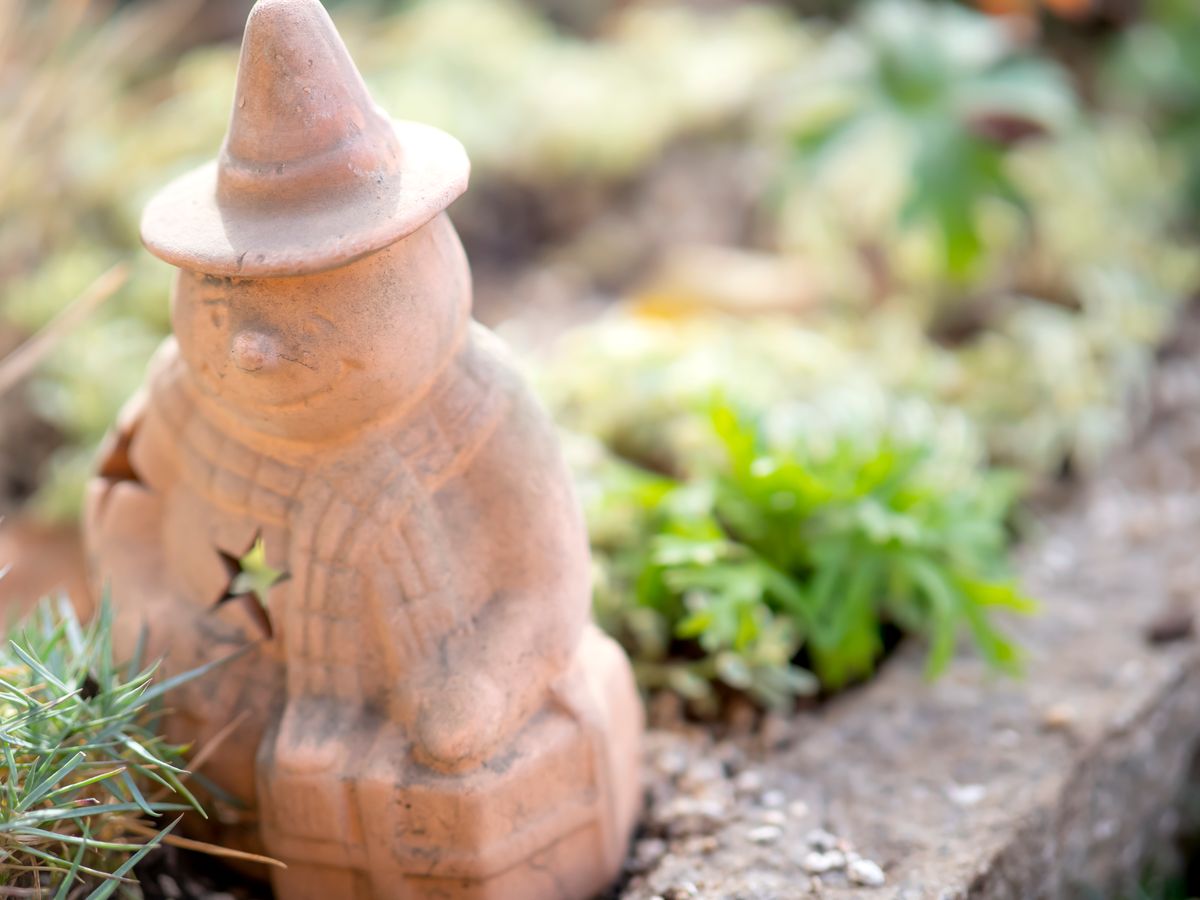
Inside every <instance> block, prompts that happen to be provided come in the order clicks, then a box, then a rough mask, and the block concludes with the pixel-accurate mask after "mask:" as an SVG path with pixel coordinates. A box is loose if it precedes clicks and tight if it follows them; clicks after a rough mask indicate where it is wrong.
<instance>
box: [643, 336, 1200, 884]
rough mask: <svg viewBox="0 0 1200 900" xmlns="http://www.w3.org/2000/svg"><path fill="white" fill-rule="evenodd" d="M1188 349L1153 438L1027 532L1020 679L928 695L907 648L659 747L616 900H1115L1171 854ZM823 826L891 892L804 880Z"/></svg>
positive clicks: (1199, 402) (1186, 491)
mask: <svg viewBox="0 0 1200 900" xmlns="http://www.w3.org/2000/svg"><path fill="white" fill-rule="evenodd" d="M1196 343H1197V342H1196V341H1195V340H1194V339H1192V340H1187V341H1184V342H1182V346H1181V347H1180V348H1177V349H1176V350H1175V351H1173V352H1171V353H1169V354H1167V358H1166V359H1165V361H1164V364H1163V366H1162V368H1161V370H1160V373H1159V375H1158V377H1157V378H1156V389H1155V393H1156V412H1155V414H1154V420H1153V423H1152V425H1151V426H1150V428H1149V429H1148V430H1147V431H1146V433H1145V434H1143V435H1142V436H1141V437H1140V438H1139V439H1138V440H1137V441H1135V442H1134V443H1133V444H1132V446H1130V447H1128V448H1127V449H1126V450H1125V451H1124V452H1123V453H1122V454H1121V455H1120V457H1119V458H1118V459H1116V460H1114V461H1113V463H1112V464H1111V465H1110V466H1108V467H1106V469H1105V470H1104V472H1102V473H1101V474H1099V475H1098V476H1097V477H1096V478H1095V480H1094V481H1093V482H1092V483H1091V484H1089V485H1088V487H1087V489H1086V490H1084V491H1083V492H1081V495H1080V496H1078V497H1076V498H1074V499H1073V500H1072V501H1071V502H1069V503H1068V504H1067V505H1066V506H1065V507H1064V508H1062V509H1060V510H1057V511H1054V512H1051V513H1046V514H1044V515H1043V516H1042V517H1040V519H1039V521H1038V523H1037V524H1036V526H1035V536H1034V537H1033V538H1032V539H1031V540H1030V541H1029V542H1028V544H1027V546H1026V548H1025V549H1024V551H1023V552H1022V554H1021V557H1022V558H1021V565H1020V570H1021V572H1022V575H1023V583H1024V586H1025V587H1026V588H1027V589H1028V590H1029V591H1030V592H1031V593H1032V594H1033V595H1034V596H1036V597H1037V598H1038V599H1039V600H1040V601H1041V603H1042V610H1041V612H1040V614H1039V615H1037V616H1035V617H1032V618H1029V619H1025V620H1022V621H1020V622H1017V623H1014V629H1015V631H1016V632H1017V634H1018V635H1019V639H1020V641H1021V643H1022V645H1023V646H1024V647H1025V648H1026V649H1027V652H1028V664H1027V672H1026V675H1025V677H1024V678H1023V679H1020V680H1007V679H1003V678H997V677H996V675H995V674H994V673H992V672H989V671H988V670H987V669H986V668H985V667H984V666H983V665H982V664H981V663H980V662H979V661H978V660H977V659H975V658H973V657H969V658H959V659H957V660H956V661H955V662H954V664H953V665H952V666H951V667H950V669H949V670H948V671H947V673H946V674H945V675H944V676H943V677H942V678H941V679H940V680H939V681H937V682H935V683H932V684H931V683H929V682H928V681H927V680H926V679H925V677H924V675H923V672H922V668H923V653H922V652H921V649H920V648H919V647H917V646H915V645H911V644H910V645H907V646H905V647H902V648H901V650H900V651H899V652H898V653H897V654H896V656H895V658H894V659H893V660H892V661H891V662H890V663H889V664H888V665H887V666H886V667H885V669H884V670H883V671H882V672H881V674H880V677H878V678H877V679H875V680H874V681H872V682H871V683H870V684H868V685H866V686H865V687H863V688H861V689H860V690H857V691H854V692H851V693H849V694H846V695H844V696H842V697H841V698H840V699H838V700H836V701H834V702H832V703H830V704H827V705H826V706H824V707H823V708H821V709H819V710H817V711H814V712H811V713H805V714H801V715H798V716H796V717H794V718H792V719H790V720H789V719H786V718H782V717H769V718H767V719H766V720H765V721H764V722H763V724H762V727H761V728H759V729H757V730H755V731H752V732H750V733H746V734H742V735H740V736H739V735H730V736H727V737H724V738H718V737H714V736H712V735H711V733H710V732H708V731H706V730H704V729H702V728H698V727H685V726H680V727H678V728H675V729H670V730H656V731H654V732H652V734H651V737H650V740H649V742H648V747H647V772H648V775H649V777H650V780H651V788H650V790H651V797H652V802H651V806H650V809H649V812H648V814H647V818H646V826H645V830H644V832H643V835H642V836H641V838H640V840H639V841H638V843H637V845H636V847H635V850H634V853H633V858H634V863H633V866H634V869H635V873H634V875H633V877H632V878H631V880H630V882H629V884H628V885H627V887H626V888H625V890H624V891H623V893H622V894H621V896H622V897H623V898H630V900H632V898H637V900H650V898H652V897H656V896H659V897H664V898H668V900H670V898H684V897H706V898H740V900H751V898H790V897H807V896H832V897H858V896H862V897H864V898H865V897H881V896H885V897H896V898H904V900H923V898H930V900H934V898H936V900H950V898H959V897H962V898H968V897H969V898H1013V897H1022V898H1035V897H1067V896H1072V895H1076V894H1081V893H1083V892H1084V891H1085V890H1089V889H1090V890H1097V891H1101V893H1100V894H1099V895H1100V896H1118V895H1117V894H1109V893H1107V891H1109V890H1117V889H1120V888H1121V887H1122V886H1128V885H1129V884H1131V883H1133V882H1135V881H1136V878H1137V876H1138V875H1139V873H1140V872H1141V871H1142V869H1143V866H1144V865H1145V864H1147V863H1149V862H1152V861H1154V860H1155V859H1156V858H1159V857H1162V856H1163V855H1164V854H1167V853H1168V852H1169V848H1170V845H1171V838H1172V836H1173V834H1174V831H1175V830H1176V828H1177V827H1178V824H1179V818H1178V802H1179V800H1180V796H1181V793H1182V791H1181V788H1182V786H1183V784H1184V781H1185V779H1186V777H1187V775H1188V772H1189V768H1190V764H1191V762H1192V755H1193V753H1194V752H1195V750H1196V748H1197V746H1198V744H1200V703H1198V702H1197V699H1198V698H1200V647H1198V646H1197V643H1196V641H1195V640H1194V638H1193V636H1192V631H1191V627H1192V625H1191V623H1192V615H1193V608H1194V604H1195V601H1196V598H1197V596H1198V595H1200V558H1198V557H1197V554H1196V535H1197V533H1200V363H1198V362H1197V359H1196V355H1195V347H1196ZM818 830H820V831H818ZM821 831H824V832H828V833H829V834H831V835H832V836H833V838H835V839H837V840H838V841H839V842H844V849H845V848H850V849H852V852H857V853H858V854H861V856H862V857H863V858H865V859H867V860H870V861H873V862H875V863H877V864H878V865H879V866H880V867H881V869H882V870H883V873H884V875H885V877H886V882H885V884H884V885H883V886H881V887H865V886H856V885H853V884H851V883H850V882H849V880H848V879H847V877H846V874H845V871H844V870H843V869H841V868H840V867H836V866H835V867H833V868H831V869H830V870H829V871H827V872H825V873H823V874H819V875H818V874H815V870H816V869H819V868H821V865H822V864H827V863H830V862H834V863H836V862H837V859H836V854H835V856H834V857H833V858H830V857H826V858H825V859H824V860H818V859H817V857H816V856H814V855H812V854H813V851H814V850H818V851H819V849H820V848H819V847H817V846H813V845H814V844H820V842H821V841H822V840H824V839H827V838H826V835H823V834H822V833H821ZM851 858H853V857H851ZM1159 861H1160V862H1164V863H1165V864H1169V863H1170V860H1165V861H1164V860H1161V859H1160V860H1159ZM806 863H807V868H806ZM863 871H864V872H865V871H867V870H866V869H864V870H863ZM860 877H861V874H860ZM1093 896H1094V895H1093Z"/></svg>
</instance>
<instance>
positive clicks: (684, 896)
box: [663, 881, 700, 900]
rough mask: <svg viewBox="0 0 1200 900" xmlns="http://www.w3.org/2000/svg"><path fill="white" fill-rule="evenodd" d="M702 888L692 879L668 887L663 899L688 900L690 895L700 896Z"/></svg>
mask: <svg viewBox="0 0 1200 900" xmlns="http://www.w3.org/2000/svg"><path fill="white" fill-rule="evenodd" d="M699 896H700V890H699V889H698V888H697V887H696V886H695V885H694V884H692V883H691V882H690V881H685V882H683V884H677V885H674V886H673V887H669V888H667V891H666V893H665V894H663V900H688V898H689V897H699Z"/></svg>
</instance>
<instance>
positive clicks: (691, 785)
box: [679, 759, 725, 792]
mask: <svg viewBox="0 0 1200 900" xmlns="http://www.w3.org/2000/svg"><path fill="white" fill-rule="evenodd" d="M724 778H725V768H724V766H722V765H721V764H720V763H719V762H717V761H716V760H715V759H698V760H696V761H695V762H694V763H692V764H691V765H690V766H688V768H687V771H686V772H684V773H683V775H682V776H680V778H679V787H680V788H682V789H683V790H685V791H689V792H695V791H699V790H700V789H701V788H703V787H705V786H706V785H709V784H712V783H713V782H714V781H723V780H724Z"/></svg>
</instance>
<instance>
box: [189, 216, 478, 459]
mask: <svg viewBox="0 0 1200 900" xmlns="http://www.w3.org/2000/svg"><path fill="white" fill-rule="evenodd" d="M469 309H470V285H469V275H468V273H467V269H466V261H465V258H464V257H463V254H462V249H461V247H460V246H459V245H458V239H457V236H456V235H455V234H454V230H453V228H452V227H451V226H450V224H449V220H448V219H446V218H445V217H444V216H443V217H439V218H438V219H435V220H434V221H433V222H431V223H430V224H428V225H426V226H425V227H423V228H421V229H420V230H418V231H417V232H415V233H413V234H412V235H410V236H409V237H408V238H406V239H404V240H403V241H400V242H398V243H396V244H393V245H391V246H390V247H387V248H385V249H383V250H381V251H379V252H377V253H374V254H371V255H370V256H367V257H365V258H363V259H360V260H357V261H356V262H354V263H352V264H350V265H348V266H343V267H342V268H339V269H334V270H331V271H328V272H322V273H318V274H316V275H308V276H303V277H296V278H259V279H253V278H217V277H213V276H207V275H203V274H200V273H194V272H186V271H181V272H180V273H179V276H178V278H177V279H176V283H175V291H174V293H173V298H172V313H171V315H172V324H173V327H174V331H175V336H176V338H177V340H178V342H179V349H180V354H181V355H182V357H183V359H184V361H185V362H186V363H187V365H188V367H189V368H190V370H191V371H192V373H193V375H194V377H195V378H196V379H197V381H198V383H199V385H200V387H201V389H202V390H203V391H204V392H205V393H206V394H208V395H210V396H211V397H212V398H213V399H214V400H215V401H216V402H218V403H219V404H220V405H221V406H223V407H226V408H227V409H229V410H230V411H231V412H233V413H234V414H235V415H236V416H237V417H238V418H239V419H241V420H243V421H245V422H246V423H247V424H249V425H252V426H253V427H255V428H258V429H261V430H264V431H268V432H270V433H274V434H280V435H285V436H289V437H297V438H320V437H332V436H336V435H338V434H341V433H344V432H345V431H347V430H349V429H352V428H354V427H357V426H358V425H361V424H362V423H364V422H368V421H370V420H371V419H373V418H376V417H378V416H380V415H383V414H386V413H387V412H388V411H389V410H393V409H396V408H398V407H399V406H401V405H403V403H404V401H405V398H406V397H408V396H412V395H413V394H415V393H416V392H418V391H419V390H420V389H421V388H422V387H423V386H424V385H425V384H426V383H427V382H428V381H429V380H430V379H431V378H432V377H433V376H434V373H435V372H436V370H437V368H438V365H439V363H440V361H441V360H442V359H444V357H445V356H446V354H447V353H449V352H450V351H451V349H452V347H453V345H454V343H455V341H456V340H457V338H458V336H459V334H460V333H461V331H462V328H463V327H464V325H465V320H466V317H467V316H468V315H469Z"/></svg>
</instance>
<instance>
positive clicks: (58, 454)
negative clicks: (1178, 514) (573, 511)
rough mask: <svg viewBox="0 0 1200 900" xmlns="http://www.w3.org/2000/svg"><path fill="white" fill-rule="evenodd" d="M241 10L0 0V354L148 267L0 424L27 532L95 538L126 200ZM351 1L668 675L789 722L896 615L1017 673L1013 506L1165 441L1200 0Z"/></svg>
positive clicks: (214, 139)
mask: <svg viewBox="0 0 1200 900" xmlns="http://www.w3.org/2000/svg"><path fill="white" fill-rule="evenodd" d="M247 8H248V3H246V2H244V0H230V2H207V3H189V2H149V0H141V2H127V3H113V2H105V0H10V2H8V3H6V4H3V5H0V172H3V173H4V174H3V176H0V347H6V348H7V347H12V346H14V345H16V344H17V343H18V342H20V341H21V340H22V339H23V338H24V337H26V336H28V335H30V334H33V333H35V332H36V331H37V330H38V329H39V328H41V327H43V326H44V325H45V324H46V323H47V322H48V321H50V320H51V319H52V317H53V316H54V315H55V314H56V313H57V312H59V311H60V310H61V309H62V308H63V307H64V306H65V305H66V304H67V303H68V302H69V301H70V300H71V299H72V298H73V297H75V296H77V295H78V294H80V293H81V292H82V291H83V290H84V289H85V288H86V287H87V285H88V284H89V283H91V282H92V281H93V280H94V279H95V278H96V277H97V276H98V275H99V274H100V273H101V272H103V271H104V270H106V269H107V268H108V267H109V266H111V265H112V264H113V263H115V262H118V261H122V260H126V261H128V262H129V264H130V266H131V276H130V278H129V279H128V281H127V282H126V283H125V285H124V287H123V288H122V289H121V291H120V292H119V293H118V295H117V296H116V297H115V298H114V299H113V300H112V301H111V302H110V303H109V304H107V306H106V307H105V309H104V310H103V311H102V312H101V313H100V314H98V315H96V316H94V317H92V318H91V319H90V320H89V321H88V323H87V324H86V325H85V326H84V327H83V328H81V329H79V330H77V331H76V332H75V333H73V334H72V335H71V336H70V337H69V338H68V339H67V340H66V341H64V342H63V343H62V344H61V346H60V347H59V348H58V350H57V352H56V353H55V354H54V355H53V356H52V358H51V359H49V360H48V361H47V363H46V364H45V365H44V366H42V367H41V368H40V369H39V371H38V372H37V373H36V375H35V377H34V378H32V379H31V380H30V381H29V382H28V383H27V384H26V385H25V386H24V387H23V389H22V390H21V391H19V392H16V393H13V394H10V395H9V396H7V397H6V398H4V402H3V403H2V404H0V476H2V477H3V482H2V483H0V488H3V490H0V504H3V511H5V512H8V513H13V512H17V511H20V512H21V514H22V515H26V516H29V515H36V516H38V517H42V518H48V519H54V520H65V521H69V520H70V519H71V518H72V517H73V516H74V515H75V513H76V511H77V509H78V503H79V496H80V490H81V485H82V483H83V479H84V477H85V474H86V471H87V467H88V464H89V460H90V457H91V454H92V452H93V448H94V446H95V444H96V443H97V441H98V440H99V438H100V437H101V435H102V434H103V431H104V429H105V428H106V427H107V426H108V424H109V423H110V422H111V421H112V419H113V417H114V416H115V413H116V410H117V408H118V406H119V404H120V403H121V401H122V400H123V399H124V398H125V397H126V396H128V395H129V394H130V393H131V392H132V390H133V388H134V387H135V386H136V385H137V383H138V382H139V380H140V379H141V377H142V373H143V367H144V364H145V361H146V359H147V358H148V356H149V354H150V352H151V351H152V349H153V347H154V346H155V344H156V343H157V342H158V340H160V339H161V337H162V336H163V335H164V334H165V332H166V330H167V294H168V284H169V276H170V272H169V269H168V268H167V267H166V266H165V265H164V264H161V263H159V262H157V261H156V260H154V259H152V258H150V257H149V255H148V254H146V253H144V252H142V251H140V249H139V246H138V239H137V221H138V216H139V214H140V210H141V208H142V206H143V204H144V203H145V201H146V200H147V198H148V197H149V196H150V194H151V193H152V192H153V191H154V190H155V189H156V188H158V187H159V186H161V185H162V184H163V183H164V182H165V181H167V180H168V179H169V178H171V177H172V176H174V175H176V174H178V173H180V172H182V171H184V170H186V169H188V168H190V167H192V166H194V165H196V164H198V163H200V162H202V161H204V160H206V159H208V158H211V157H212V156H213V155H214V153H215V152H216V150H217V148H218V146H219V144H220V141H221V137H222V135H223V133H224V128H225V124H226V121H227V116H228V108H229V102H230V97H231V95H232V90H233V79H234V74H235V68H236V61H237V52H238V51H237V36H238V35H239V34H240V28H241V24H242V22H243V21H244V17H245V13H246V11H247ZM330 8H331V12H332V14H333V16H334V18H335V20H336V22H337V23H338V25H339V28H340V29H341V30H342V33H343V36H344V37H345V39H346V41H347V43H348V45H349V46H350V49H351V51H352V53H353V54H354V55H355V58H356V59H357V61H358V62H359V64H360V67H361V68H362V69H363V72H364V74H365V76H366V78H367V81H368V82H369V84H370V86H371V88H372V90H373V92H374V93H375V96H376V99H377V100H378V101H379V102H380V103H381V105H382V106H384V107H385V108H386V109H387V110H388V111H390V112H391V113H392V114H393V115H396V116H398V117H404V118H413V119H419V120H424V121H428V122H431V123H434V124H436V125H439V126H441V127H443V128H445V129H446V130H448V131H450V132H452V133H453V134H455V135H456V136H458V137H459V138H460V139H461V140H462V141H463V142H464V144H466V146H467V149H468V152H469V153H470V155H471V158H472V161H473V165H474V169H473V175H472V187H471V190H470V191H469V193H468V194H467V195H466V196H465V197H464V198H463V199H462V200H460V201H459V202H458V203H457V204H456V205H455V206H454V208H453V210H452V215H453V218H454V220H455V223H456V225H457V226H458V228H459V230H460V232H461V233H462V235H463V238H464V242H465V244H466V245H467V250H468V252H469V254H470V255H471V258H472V261H473V265H474V268H475V274H476V281H477V314H478V315H479V316H480V317H481V318H482V319H484V320H485V321H486V322H488V323H489V324H492V325H494V326H495V327H497V328H498V330H499V331H500V332H501V333H502V334H503V335H504V336H506V337H507V338H508V339H509V340H510V341H511V342H513V343H514V344H516V345H517V346H518V347H519V348H521V349H522V351H523V357H524V358H525V359H526V360H527V361H528V363H529V367H530V375H531V377H532V378H533V380H534V381H535V383H536V384H538V386H539V388H540V390H541V391H542V394H543V396H544V398H545V400H546V402H547V404H548V406H549V407H550V409H551V410H552V411H553V413H554V414H555V415H556V417H557V418H558V421H559V422H560V424H561V425H562V426H563V428H564V431H565V439H566V442H567V446H568V450H569V453H570V456H571V458H572V462H573V463H574V465H575V467H576V471H577V473H578V478H579V484H580V490H581V495H582V496H583V498H584V501H585V504H586V506H587V508H588V512H589V516H590V521H591V525H592V534H593V548H594V551H595V557H596V563H597V612H598V615H599V617H600V618H601V620H602V621H603V623H604V624H605V625H606V627H608V628H609V630H610V631H612V632H613V633H614V634H616V635H617V636H618V637H619V638H620V639H621V640H622V641H623V642H624V643H625V645H626V647H627V648H629V649H630V651H631V653H633V655H634V656H635V659H636V660H637V662H638V666H639V672H640V674H641V676H642V679H643V683H644V684H645V685H647V686H649V687H662V686H666V687H670V688H672V689H673V690H675V691H677V692H679V693H681V694H683V695H684V696H685V697H686V698H688V700H689V701H690V702H691V703H692V704H693V707H694V708H695V709H697V710H699V711H710V712H711V711H715V710H717V709H719V708H720V707H721V705H722V703H723V701H724V700H725V699H727V698H728V697H729V696H731V695H748V696H750V697H752V698H753V699H754V700H756V701H757V702H760V703H764V704H773V705H784V704H787V703H790V702H791V701H792V700H793V698H794V697H796V696H797V695H803V694H810V693H814V692H816V691H819V690H822V689H833V688H837V687H839V686H841V685H843V684H845V683H847V682H850V681H853V680H855V679H857V678H860V677H862V676H863V675H865V674H866V673H867V672H869V670H870V669H871V667H872V666H873V665H874V664H875V662H876V660H877V659H878V658H879V656H880V655H881V654H882V653H883V652H884V651H885V649H886V647H887V646H888V645H889V643H890V642H891V641H892V639H893V635H894V633H896V632H913V633H918V634H923V635H925V636H927V637H928V639H929V641H930V648H931V649H930V670H931V672H936V671H937V670H938V669H940V668H941V666H943V665H944V664H945V661H946V659H947V658H948V656H949V655H950V653H951V652H952V651H953V649H954V643H955V636H956V635H957V634H958V633H959V632H960V631H963V632H965V633H967V634H969V635H971V637H972V638H973V640H974V643H975V644H976V646H977V647H978V648H979V649H980V650H981V651H982V652H983V653H984V655H985V656H987V657H988V658H989V659H990V660H992V661H993V662H994V663H996V664H997V665H998V666H1000V667H1002V668H1006V669H1014V670H1015V669H1017V668H1018V667H1019V650H1018V649H1017V648H1015V647H1013V646H1012V645H1011V644H1010V643H1009V642H1008V641H1007V640H1006V639H1005V638H1004V637H1003V636H1002V635H1001V634H1000V633H999V632H998V631H997V630H996V627H995V626H994V624H993V622H992V619H993V611H994V610H996V609H997V608H1010V609H1018V610H1028V609H1030V608H1031V602H1030V601H1029V600H1028V599H1027V598H1025V597H1023V596H1021V595H1020V592H1019V591H1018V590H1017V588H1016V587H1015V586H1014V585H1013V583H1012V582H1011V577H1010V573H1009V571H1008V567H1007V563H1008V557H1009V553H1010V549H1011V546H1012V544H1013V542H1014V540H1016V539H1017V538H1018V537H1019V536H1020V531H1019V529H1018V528H1017V527H1016V526H1015V523H1016V522H1017V521H1018V518H1019V517H1015V513H1014V510H1020V509H1021V508H1022V507H1023V505H1024V504H1027V503H1029V502H1030V501H1031V499H1032V498H1036V497H1038V496H1041V495H1043V494H1045V493H1046V492H1047V491H1048V490H1050V489H1051V488H1053V486H1055V485H1057V484H1060V483H1062V481H1063V480H1064V479H1070V478H1076V477H1080V476H1086V474H1087V473H1088V472H1089V471H1092V470H1093V469H1094V468H1095V467H1096V466H1097V465H1100V464H1102V462H1103V460H1104V458H1105V456H1106V454H1107V453H1109V452H1110V451H1111V450H1112V448H1113V447H1115V446H1116V445H1117V444H1119V443H1120V441H1121V440H1122V439H1123V438H1125V437H1126V436H1127V435H1128V434H1129V433H1130V432H1131V430H1132V429H1134V428H1136V427H1137V425H1138V424H1139V422H1140V421H1141V420H1142V419H1144V418H1145V416H1146V415H1147V412H1148V401H1147V399H1146V391H1147V385H1148V379H1149V376H1150V375H1151V373H1152V371H1153V366H1154V361H1155V357H1156V354H1157V352H1158V351H1159V348H1160V347H1161V346H1162V345H1163V344H1164V342H1166V341H1168V340H1169V338H1170V336H1171V334H1172V330H1173V328H1174V325H1175V323H1176V321H1177V319H1178V317H1179V316H1180V314H1181V313H1182V311H1183V310H1184V309H1185V307H1186V305H1187V303H1188V301H1189V299H1190V298H1191V296H1192V295H1193V293H1194V291H1195V288H1196V285H1197V279H1198V277H1200V261H1198V257H1197V253H1196V248H1195V246H1194V242H1195V238H1196V231H1195V228H1196V222H1197V218H1198V214H1200V126H1198V124H1197V123H1200V5H1198V4H1196V3H1194V2H1192V0H1144V2H1134V0H1041V2H1038V0H980V2H979V3H978V4H977V5H972V4H969V3H955V2H951V0H928V2H923V0H873V2H852V0H841V2H838V0H786V2H785V0H777V2H764V3H735V2H720V0H704V2H701V0H692V2H689V0H667V2H651V0H604V2H582V0H537V2H535V0H526V2H518V0H424V2H420V0H411V2H385V0H374V2H372V0H341V2H336V3H330Z"/></svg>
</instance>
